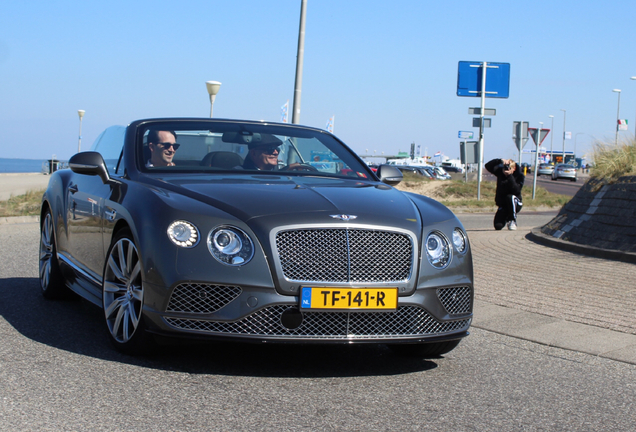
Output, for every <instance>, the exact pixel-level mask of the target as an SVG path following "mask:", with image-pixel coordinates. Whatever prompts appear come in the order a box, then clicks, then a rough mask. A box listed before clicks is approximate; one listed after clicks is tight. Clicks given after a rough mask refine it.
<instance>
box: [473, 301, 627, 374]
mask: <svg viewBox="0 0 636 432" xmlns="http://www.w3.org/2000/svg"><path fill="white" fill-rule="evenodd" d="M474 306H475V307H474V313H475V318H474V319H473V323H472V326H473V327H476V328H479V329H482V330H487V331H491V332H494V333H499V334H503V335H505V336H511V337H515V338H518V339H524V340H528V341H531V342H535V343H539V344H542V345H547V346H550V347H555V348H561V349H566V350H571V351H577V352H582V353H586V354H591V355H594V356H598V357H603V358H607V359H611V360H616V361H620V362H624V363H630V364H636V335H633V334H629V333H622V332H618V331H614V330H608V329H604V328H601V327H595V326H591V325H587V324H580V323H575V322H572V321H566V320H564V319H560V318H554V317H551V316H547V315H541V314H538V313H533V312H526V311H522V310H519V309H513V308H508V307H504V306H498V305H494V304H491V303H486V302H483V301H479V300H475V305H474Z"/></svg>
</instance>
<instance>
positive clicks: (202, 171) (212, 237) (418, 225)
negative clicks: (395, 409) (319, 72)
mask: <svg viewBox="0 0 636 432" xmlns="http://www.w3.org/2000/svg"><path fill="white" fill-rule="evenodd" d="M401 180H402V174H401V173H400V171H398V170H397V169H396V168H395V167H393V166H390V165H381V166H380V167H378V168H377V172H376V173H374V172H373V171H372V170H371V169H370V168H369V166H368V165H367V164H366V163H365V162H364V161H363V160H362V159H361V158H360V157H358V156H357V155H356V153H354V152H353V151H352V150H351V149H350V148H349V147H347V146H346V145H345V144H344V143H343V142H342V141H340V140H339V139H338V138H337V137H335V136H334V135H333V134H331V133H329V132H327V131H325V130H320V129H315V128H310V127H302V126H297V125H289V124H276V123H266V122H254V121H238V120H220V119H169V118H168V119H149V120H139V121H135V122H132V123H131V124H129V125H128V126H113V127H110V128H108V129H106V130H105V131H104V132H103V133H102V134H101V135H100V136H99V137H98V138H97V139H96V141H95V143H94V144H93V147H92V149H91V150H90V151H85V152H81V153H77V154H76V155H74V156H73V157H71V159H70V160H69V169H62V170H58V171H56V172H55V173H53V174H52V175H51V178H50V181H49V185H48V188H47V190H46V192H45V193H44V196H43V200H42V209H41V242H40V248H39V277H40V285H41V290H42V294H43V295H44V296H45V297H46V298H60V297H64V296H66V295H68V294H70V293H71V292H74V293H75V294H78V295H79V296H81V297H83V298H85V299H87V300H89V301H90V302H92V303H94V304H95V305H97V306H98V307H99V308H101V311H102V312H100V314H101V316H102V317H103V322H104V325H105V328H106V332H105V333H106V334H107V335H108V337H109V338H110V340H111V342H112V344H113V345H114V347H115V348H116V349H117V350H119V351H122V352H127V353H132V354H135V353H143V352H145V351H147V350H149V349H151V348H152V346H153V344H154V343H155V342H156V339H157V337H162V338H164V339H165V338H170V337H173V338H198V339H201V338H203V339H210V340H211V339H225V340H229V339H232V340H235V341H239V342H241V341H242V342H292V343H322V344H337V343H341V344H342V343H345V344H349V343H374V344H386V345H387V346H389V347H390V348H391V349H393V350H395V351H397V352H399V353H402V354H407V355H415V356H420V357H434V356H439V355H441V354H444V353H447V352H449V351H450V350H452V349H454V348H455V347H456V346H457V345H458V344H459V341H460V340H461V339H462V338H463V337H465V336H467V335H468V329H469V326H470V324H471V320H472V310H473V297H474V295H473V263H472V255H471V249H470V243H469V240H468V237H467V235H466V231H465V230H464V228H463V226H462V224H461V223H460V221H459V220H458V219H457V218H456V217H455V215H454V214H453V213H452V212H451V211H449V210H448V209H447V208H446V207H444V206H443V205H442V204H440V203H438V202H437V201H434V200H432V199H430V198H427V197H425V196H422V195H417V194H413V193H405V192H402V191H399V190H397V189H395V188H394V187H393V186H395V185H396V184H398V183H399V182H400V181H401Z"/></svg>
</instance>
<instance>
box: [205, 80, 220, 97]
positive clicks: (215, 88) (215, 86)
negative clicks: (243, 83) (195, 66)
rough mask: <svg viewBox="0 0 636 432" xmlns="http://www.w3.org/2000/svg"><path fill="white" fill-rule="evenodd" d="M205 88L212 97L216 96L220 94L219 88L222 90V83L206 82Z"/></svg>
mask: <svg viewBox="0 0 636 432" xmlns="http://www.w3.org/2000/svg"><path fill="white" fill-rule="evenodd" d="M205 86H206V87H207V88H208V93H209V94H210V96H216V94H217V93H218V92H219V88H221V83H220V82H218V81H206V82H205Z"/></svg>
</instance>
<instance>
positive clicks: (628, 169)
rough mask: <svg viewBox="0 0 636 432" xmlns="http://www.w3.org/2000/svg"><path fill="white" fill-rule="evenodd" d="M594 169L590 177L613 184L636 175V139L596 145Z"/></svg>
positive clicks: (598, 142) (597, 143)
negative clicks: (620, 179)
mask: <svg viewBox="0 0 636 432" xmlns="http://www.w3.org/2000/svg"><path fill="white" fill-rule="evenodd" d="M593 154H594V167H593V168H592V170H591V171H590V176H591V177H592V178H595V179H603V180H605V182H606V183H613V182H615V181H616V180H618V178H619V177H621V176H628V175H636V139H634V138H632V139H629V140H624V141H622V142H619V143H618V145H616V144H615V143H608V142H602V141H597V142H595V143H594V151H593Z"/></svg>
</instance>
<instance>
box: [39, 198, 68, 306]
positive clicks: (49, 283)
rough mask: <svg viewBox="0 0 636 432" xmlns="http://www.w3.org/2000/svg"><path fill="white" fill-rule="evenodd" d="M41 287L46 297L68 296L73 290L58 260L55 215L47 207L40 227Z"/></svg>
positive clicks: (58, 297) (51, 298)
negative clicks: (68, 284) (69, 286)
mask: <svg viewBox="0 0 636 432" xmlns="http://www.w3.org/2000/svg"><path fill="white" fill-rule="evenodd" d="M39 274H40V289H41V290H42V295H43V296H44V298H47V299H50V300H53V299H62V298H67V297H68V296H69V295H70V293H71V291H70V290H69V289H68V287H67V286H66V283H65V281H64V276H62V270H60V263H59V262H58V260H57V246H56V245H55V229H54V227H53V215H51V210H49V209H47V210H46V213H45V214H44V219H43V221H42V225H41V227H40V263H39Z"/></svg>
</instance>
